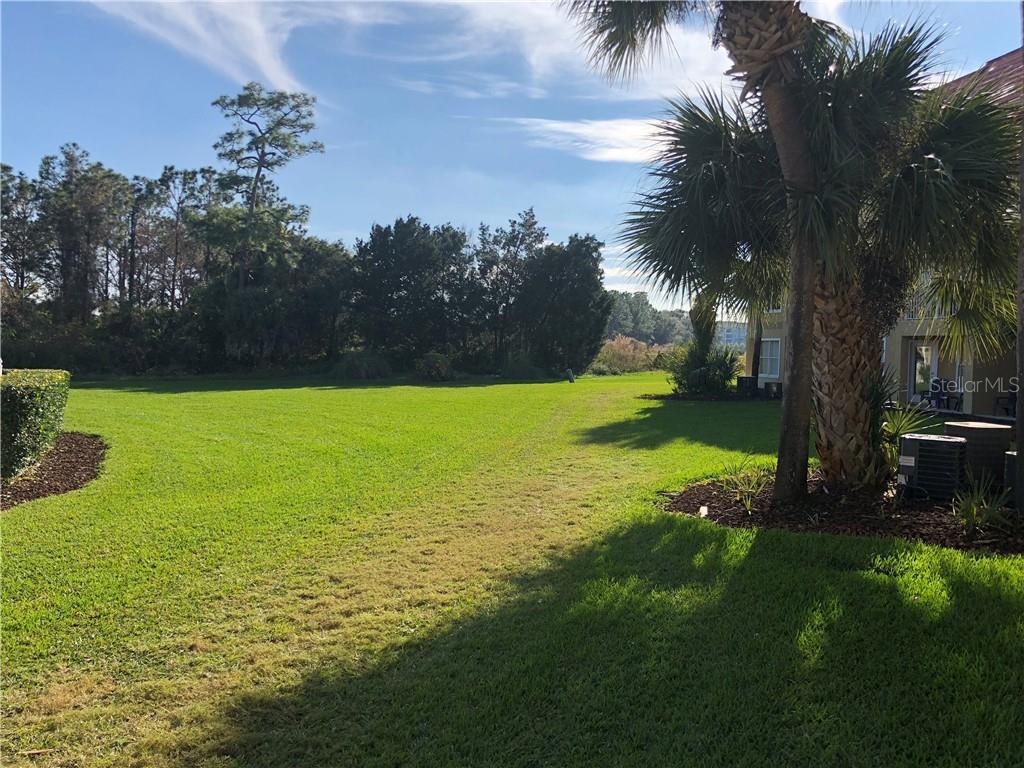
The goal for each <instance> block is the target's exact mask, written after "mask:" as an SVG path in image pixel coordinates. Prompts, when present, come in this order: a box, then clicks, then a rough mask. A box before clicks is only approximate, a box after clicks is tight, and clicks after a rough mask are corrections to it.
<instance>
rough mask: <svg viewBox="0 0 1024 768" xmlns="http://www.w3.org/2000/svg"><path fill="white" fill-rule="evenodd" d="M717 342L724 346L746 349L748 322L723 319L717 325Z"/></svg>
mask: <svg viewBox="0 0 1024 768" xmlns="http://www.w3.org/2000/svg"><path fill="white" fill-rule="evenodd" d="M715 343H716V344H720V345H721V346H723V347H739V348H740V349H746V346H747V324H746V323H741V322H737V321H734V320H721V321H719V322H718V324H717V325H716V327H715Z"/></svg>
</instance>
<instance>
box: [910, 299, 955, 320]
mask: <svg viewBox="0 0 1024 768" xmlns="http://www.w3.org/2000/svg"><path fill="white" fill-rule="evenodd" d="M948 317H949V309H948V307H943V306H942V305H940V304H936V303H935V302H933V301H928V300H927V299H925V298H924V296H922V295H920V294H915V295H914V297H913V298H912V299H911V300H910V303H909V304H907V308H906V309H905V310H904V312H903V319H904V320H944V319H946V318H948Z"/></svg>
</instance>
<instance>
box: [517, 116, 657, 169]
mask: <svg viewBox="0 0 1024 768" xmlns="http://www.w3.org/2000/svg"><path fill="white" fill-rule="evenodd" d="M498 121H499V122H503V123H507V124H511V125H514V126H516V127H517V128H519V129H521V130H523V131H524V132H525V133H526V135H527V136H528V137H529V141H530V143H531V144H532V145H533V146H535V147H545V148H547V149H557V150H561V151H563V152H569V153H571V154H573V155H576V156H578V157H582V158H584V159H585V160H595V161H597V162H602V163H646V162H650V161H651V160H653V159H654V157H655V155H656V154H657V150H658V144H657V138H656V131H657V127H656V125H655V124H654V123H652V122H650V121H648V120H632V119H621V120H545V119H543V118H536V117H509V118H498Z"/></svg>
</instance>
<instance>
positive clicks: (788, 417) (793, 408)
mask: <svg viewBox="0 0 1024 768" xmlns="http://www.w3.org/2000/svg"><path fill="white" fill-rule="evenodd" d="M761 97H762V100H763V103H764V107H765V113H766V115H767V117H768V128H769V130H770V131H771V134H772V139H773V140H774V142H775V149H776V152H777V153H778V156H779V164H780V166H781V167H782V177H783V179H784V180H785V182H786V188H787V189H788V190H789V202H788V206H787V208H788V213H789V219H790V228H791V230H792V236H791V245H790V272H789V303H788V306H787V309H788V315H787V318H786V340H787V350H786V355H785V386H784V387H783V392H782V423H781V425H780V431H779V463H778V466H777V467H776V470H775V489H774V492H773V498H774V499H775V501H782V502H786V501H793V500H794V499H798V498H800V497H801V496H804V495H805V494H806V493H807V456H808V451H809V449H810V431H811V341H812V337H813V331H814V328H813V320H814V287H815V274H816V272H817V255H818V254H817V248H816V246H815V243H814V242H813V241H812V240H811V238H810V237H809V236H808V235H807V234H805V233H803V232H801V231H800V226H799V213H798V210H797V209H798V207H799V204H800V203H799V197H800V196H801V195H805V194H808V193H810V192H813V190H814V188H815V183H816V179H815V174H814V166H813V164H812V162H811V151H810V146H809V145H808V142H807V135H806V133H805V132H804V129H803V125H802V124H801V121H800V104H799V102H798V101H797V99H796V98H795V97H794V95H793V94H792V92H791V91H789V89H787V88H786V87H785V86H784V85H782V84H779V83H770V84H766V85H765V86H764V88H763V89H762V91H761Z"/></svg>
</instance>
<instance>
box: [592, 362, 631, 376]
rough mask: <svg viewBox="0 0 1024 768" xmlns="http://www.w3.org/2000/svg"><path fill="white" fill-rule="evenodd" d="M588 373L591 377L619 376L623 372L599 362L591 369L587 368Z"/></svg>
mask: <svg viewBox="0 0 1024 768" xmlns="http://www.w3.org/2000/svg"><path fill="white" fill-rule="evenodd" d="M587 373H589V374H590V375H591V376H618V375H619V374H620V373H622V371H620V370H617V369H615V368H612V367H611V366H609V365H608V364H607V363H602V362H601V361H600V360H597V361H595V362H593V363H591V365H590V367H589V368H587Z"/></svg>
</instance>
